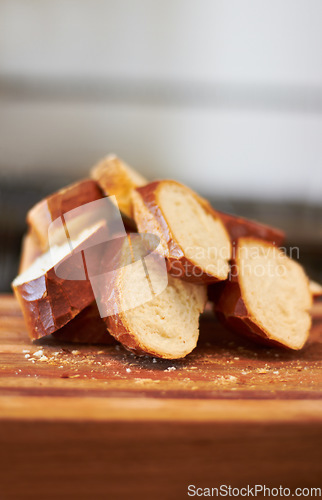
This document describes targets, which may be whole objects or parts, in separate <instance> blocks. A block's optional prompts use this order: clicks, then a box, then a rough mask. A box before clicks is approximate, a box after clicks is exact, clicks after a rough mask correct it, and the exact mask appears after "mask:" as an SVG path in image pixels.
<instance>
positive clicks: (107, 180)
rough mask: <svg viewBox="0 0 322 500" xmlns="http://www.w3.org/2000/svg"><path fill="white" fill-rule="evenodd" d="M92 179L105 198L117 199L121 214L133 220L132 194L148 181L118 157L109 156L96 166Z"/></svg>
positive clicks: (93, 169) (92, 171)
mask: <svg viewBox="0 0 322 500" xmlns="http://www.w3.org/2000/svg"><path fill="white" fill-rule="evenodd" d="M91 177H92V178H93V179H94V180H95V181H96V182H97V183H98V184H99V186H100V188H101V189H102V191H103V192H104V194H105V196H112V195H114V196H115V197H116V201H117V203H118V206H119V209H120V210H121V212H123V214H125V215H126V216H127V217H130V218H131V217H132V208H131V193H132V191H133V189H135V188H137V187H140V186H144V185H145V184H146V183H147V180H146V179H145V178H144V177H143V176H141V175H140V174H139V173H138V172H136V171H135V170H134V169H133V168H131V167H130V166H129V165H127V164H126V163H125V162H124V161H123V160H121V159H120V158H118V157H117V156H116V155H108V156H106V157H105V158H103V159H102V160H101V161H100V162H99V163H98V164H97V165H95V166H94V167H93V168H92V170H91Z"/></svg>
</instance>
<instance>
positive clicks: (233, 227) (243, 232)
mask: <svg viewBox="0 0 322 500" xmlns="http://www.w3.org/2000/svg"><path fill="white" fill-rule="evenodd" d="M216 213H217V216H218V217H220V219H221V220H222V222H223V223H224V224H225V226H226V229H227V231H228V233H229V235H230V237H231V240H232V241H233V242H237V241H238V239H239V238H244V237H249V236H253V237H254V238H259V239H261V240H265V241H269V242H271V243H273V244H275V245H277V246H280V245H281V244H282V243H283V242H284V240H285V233H284V232H283V231H282V230H280V229H277V228H275V227H273V226H268V225H266V224H261V223H260V222H256V221H254V220H251V219H246V218H244V217H238V216H236V215H231V214H226V213H224V212H220V211H218V210H216Z"/></svg>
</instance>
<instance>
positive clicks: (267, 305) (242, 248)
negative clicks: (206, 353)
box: [215, 238, 312, 350]
mask: <svg viewBox="0 0 322 500" xmlns="http://www.w3.org/2000/svg"><path fill="white" fill-rule="evenodd" d="M231 275H232V280H231V281H227V282H226V283H225V284H223V286H222V288H221V290H220V292H219V297H218V298H217V300H216V303H215V310H216V312H217V315H218V318H219V319H220V320H221V321H223V323H225V324H226V325H227V326H228V327H230V328H232V329H233V330H234V331H235V332H237V333H241V334H246V335H247V336H249V337H251V338H253V339H254V340H264V341H266V342H268V343H272V344H277V345H281V346H284V347H287V348H290V349H295V350H297V349H301V348H302V347H303V345H304V344H305V341H306V340H307V337H308V335H309V331H310V327H311V317H310V314H309V309H310V307H311V305H312V296H311V292H310V289H309V280H308V278H307V276H306V274H305V272H304V270H303V268H302V267H301V266H300V264H298V263H297V262H295V261H294V260H291V259H290V258H289V257H287V256H286V255H285V254H284V253H283V252H282V251H281V250H280V249H278V248H277V247H276V246H274V245H272V244H271V243H269V242H265V241H263V240H259V239H254V238H240V239H239V242H238V248H237V254H236V258H235V261H234V264H233V266H232V273H231Z"/></svg>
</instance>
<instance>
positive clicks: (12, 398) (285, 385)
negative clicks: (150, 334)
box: [0, 295, 322, 500]
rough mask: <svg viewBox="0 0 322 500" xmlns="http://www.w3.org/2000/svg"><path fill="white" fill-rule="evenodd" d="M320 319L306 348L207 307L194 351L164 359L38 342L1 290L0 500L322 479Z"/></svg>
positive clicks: (171, 494)
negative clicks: (235, 329)
mask: <svg viewBox="0 0 322 500" xmlns="http://www.w3.org/2000/svg"><path fill="white" fill-rule="evenodd" d="M314 318H315V319H314V324H313V327H312V332H311V336H310V339H309V342H308V343H307V345H306V346H305V348H304V349H303V350H302V351H300V352H290V351H286V350H282V349H278V348H267V347H262V346H257V345H255V344H253V343H251V342H250V341H247V340H244V339H242V338H239V337H237V336H235V335H233V334H232V333H230V332H228V331H226V330H224V329H223V328H222V327H221V326H220V325H219V324H218V323H217V322H216V321H215V318H214V317H213V316H212V315H211V313H208V314H206V315H204V317H203V318H202V320H201V335H200V341H199V344H198V346H197V348H196V349H195V351H194V352H193V353H192V354H191V355H189V356H188V357H187V358H186V359H184V360H179V361H166V360H156V359H149V358H145V357H143V358H140V357H137V356H134V355H133V354H130V353H128V352H126V351H125V350H124V349H123V348H122V347H121V346H119V345H112V346H81V345H79V344H77V345H75V344H67V343H65V344H62V343H59V342H58V341H57V340H54V339H52V338H48V339H42V340H41V341H36V342H35V343H33V344H32V343H31V342H30V341H29V338H28V336H27V333H26V329H25V326H24V322H23V319H22V316H21V313H20V310H19V307H18V305H17V303H16V301H15V299H14V298H13V297H12V296H10V295H3V296H1V298H0V500H7V499H16V498H17V499H29V498H33V499H38V498H39V499H40V498H41V499H43V498H46V499H47V498H48V499H56V498H57V499H58V498H59V499H61V498H66V499H74V498H75V499H76V498H77V499H92V498H104V499H110V498H111V499H114V498H115V499H118V498H134V499H136V498H142V499H146V498H147V499H150V498H151V499H152V498H153V499H154V498H156V499H158V498H166V499H168V498H169V499H178V498H179V499H180V498H189V497H188V495H187V488H188V485H189V484H195V485H196V486H201V487H218V486H219V485H220V484H227V485H232V486H235V487H243V486H247V485H248V484H249V485H254V484H265V485H267V486H271V487H273V486H275V487H279V486H280V485H283V486H284V487H288V488H291V489H292V488H296V487H322V484H321V477H322V474H321V472H322V470H321V459H322V453H321V450H322V401H321V399H322V370H321V359H322V303H318V304H316V305H315V306H314ZM39 351H42V352H39ZM258 497H260V496H258Z"/></svg>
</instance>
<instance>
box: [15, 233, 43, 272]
mask: <svg viewBox="0 0 322 500" xmlns="http://www.w3.org/2000/svg"><path fill="white" fill-rule="evenodd" d="M42 253H43V252H42V250H41V247H40V243H39V240H38V238H37V236H36V235H35V233H34V231H32V230H29V231H28V232H27V233H26V234H25V235H24V237H23V239H22V245H21V254H20V262H19V274H21V273H23V272H24V271H25V270H26V269H28V267H30V266H31V264H32V263H33V262H34V261H35V260H36V259H37V258H38V257H39V256H40V255H41V254H42Z"/></svg>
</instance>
